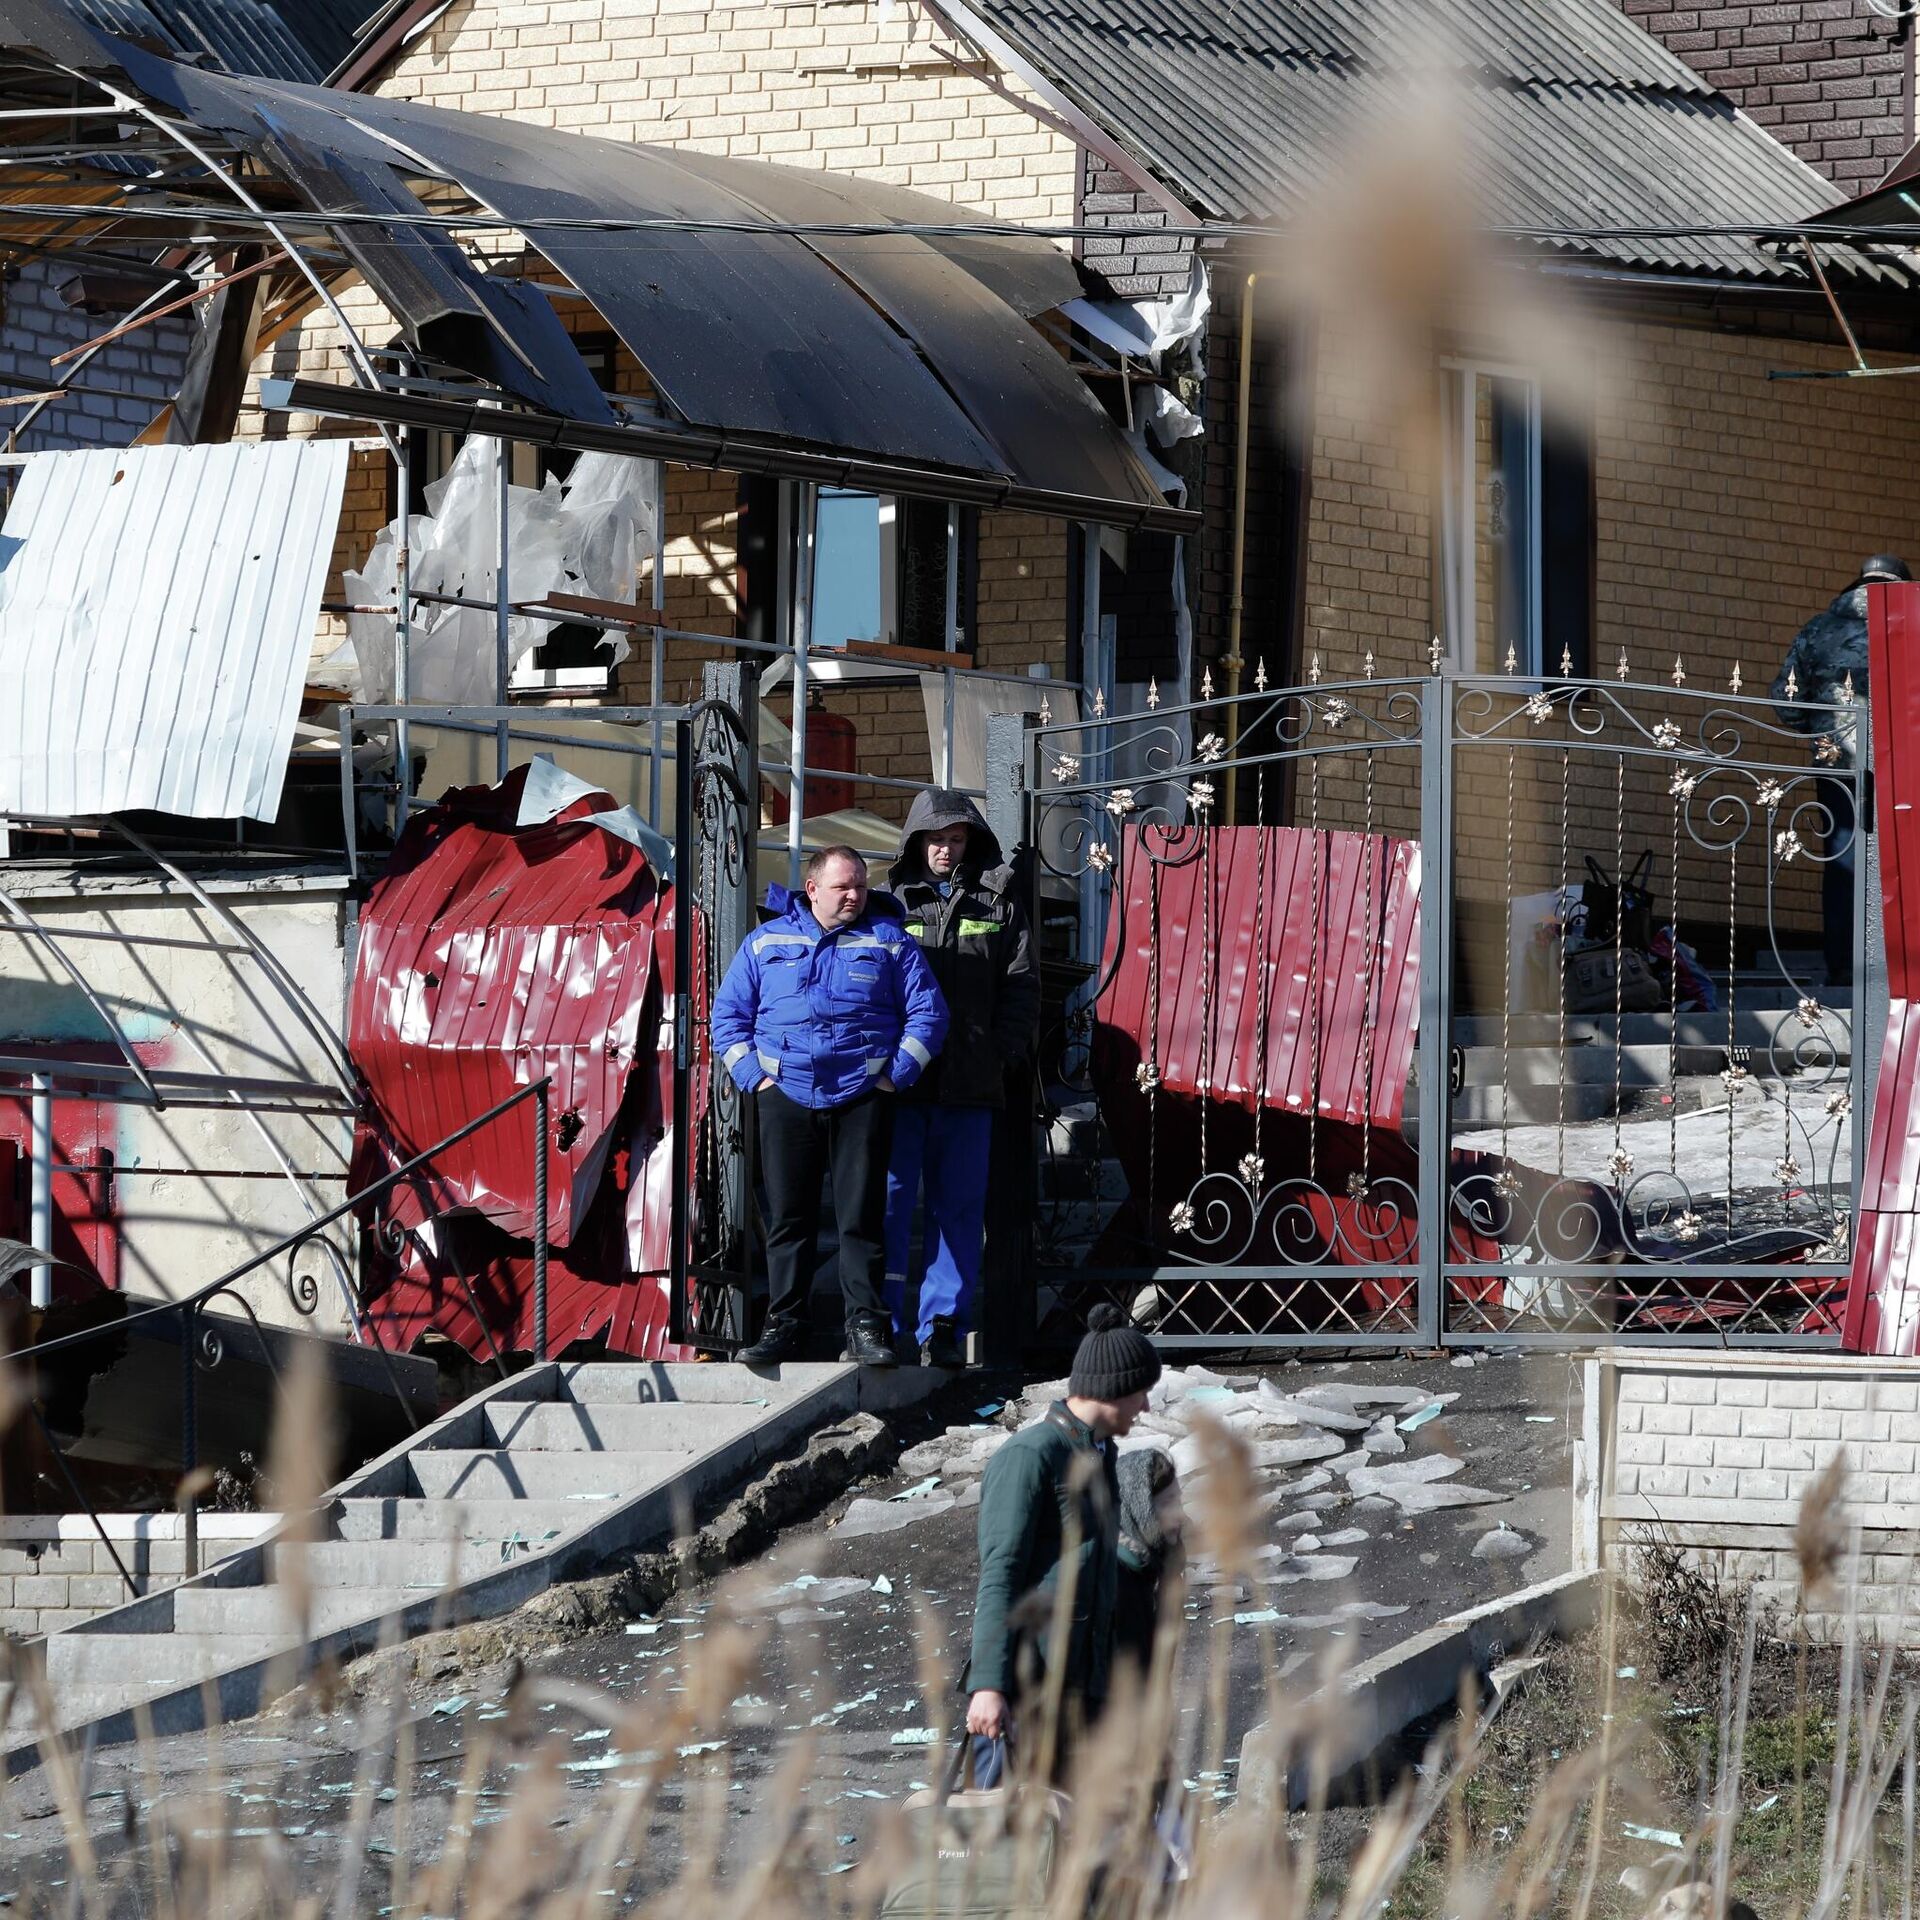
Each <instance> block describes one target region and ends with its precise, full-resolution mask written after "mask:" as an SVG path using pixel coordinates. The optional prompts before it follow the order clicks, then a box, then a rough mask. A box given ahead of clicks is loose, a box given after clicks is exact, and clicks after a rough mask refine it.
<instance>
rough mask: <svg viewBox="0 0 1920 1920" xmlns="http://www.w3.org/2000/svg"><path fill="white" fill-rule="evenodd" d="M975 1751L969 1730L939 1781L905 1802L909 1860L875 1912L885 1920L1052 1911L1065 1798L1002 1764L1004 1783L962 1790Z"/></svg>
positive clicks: (1024, 1918) (978, 1919) (1035, 1917)
mask: <svg viewBox="0 0 1920 1920" xmlns="http://www.w3.org/2000/svg"><path fill="white" fill-rule="evenodd" d="M972 1754H973V1739H972V1736H971V1735H970V1734H968V1733H967V1732H966V1731H965V1729H964V1728H963V1729H962V1730H961V1734H960V1738H959V1740H958V1742H957V1743H956V1744H955V1747H954V1751H953V1757H952V1760H951V1761H950V1762H949V1764H948V1766H947V1770H946V1773H945V1775H944V1777H943V1778H942V1780H941V1783H940V1785H939V1786H938V1787H930V1788H923V1789H922V1790H921V1791H920V1792H918V1793H915V1794H912V1795H910V1796H909V1797H908V1799H907V1800H906V1802H905V1803H904V1805H903V1806H902V1808H901V1811H902V1813H903V1814H904V1815H905V1817H906V1825H907V1841H908V1846H909V1848H910V1864H909V1865H908V1867H907V1869H906V1871H905V1872H904V1873H902V1874H901V1875H900V1877H899V1878H898V1879H897V1880H895V1881H894V1882H893V1883H892V1884H891V1885H890V1886H889V1887H888V1888H887V1890H886V1892H885V1894H883V1895H882V1897H881V1900H880V1904H879V1907H878V1908H877V1909H876V1912H877V1913H878V1914H880V1915H883V1916H886V1920H1041V1916H1042V1915H1044V1914H1045V1913H1046V1911H1047V1900H1048V1896H1049V1894H1050V1892H1051V1890H1052V1886H1053V1868H1054V1862H1055V1860H1056V1859H1057V1858H1058V1856H1059V1851H1060V1829H1061V1825H1062V1823H1063V1822H1064V1820H1065V1818H1066V1814H1067V1809H1068V1802H1067V1797H1066V1795H1065V1794H1063V1793H1057V1792H1053V1791H1051V1790H1049V1789H1046V1788H1041V1787H1036V1786H1032V1785H1026V1784H1023V1785H1020V1786H1014V1785H1011V1784H1008V1783H1007V1770H1006V1766H1005V1764H1004V1761H1003V1763H1002V1767H1001V1772H1000V1780H1001V1784H1000V1785H998V1786H993V1787H986V1788H979V1787H972V1786H968V1787H962V1785H961V1781H962V1779H963V1778H969V1779H970V1778H971V1771H972ZM1029 1796H1038V1803H1037V1804H1036V1803H1035V1801H1034V1799H1032V1798H1029ZM1029 1808H1030V1809H1031V1811H1030V1812H1029V1811H1028V1809H1029ZM1016 1812H1018V1813H1019V1815H1020V1817H1019V1818H1016V1817H1015V1816H1016Z"/></svg>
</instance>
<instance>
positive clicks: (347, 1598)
mask: <svg viewBox="0 0 1920 1920" xmlns="http://www.w3.org/2000/svg"><path fill="white" fill-rule="evenodd" d="M421 1597H422V1595H421V1592H420V1589H419V1588H417V1587H348V1588H344V1589H331V1588H321V1589H319V1590H317V1591H316V1592H315V1593H314V1594H313V1596H312V1600H311V1606H310V1612H309V1617H308V1621H307V1625H308V1627H309V1629H310V1631H312V1632H314V1633H334V1632H337V1631H338V1630H339V1629H340V1628H342V1627H357V1626H358V1625H359V1624H360V1623H361V1622H362V1621H363V1620H380V1619H384V1618H385V1617H386V1616H387V1615H388V1614H390V1613H399V1612H402V1611H403V1610H404V1609H405V1608H407V1607H410V1606H413V1605H414V1604H415V1603H416V1602H417V1601H419V1600H420V1599H421ZM299 1625H300V1621H299V1618H298V1616H297V1615H296V1613H295V1611H294V1602H293V1596H292V1594H291V1593H290V1592H289V1590H288V1589H287V1588H285V1587H282V1586H264V1587H182V1588H181V1589H180V1590H179V1591H178V1592H177V1593H176V1594H175V1595H174V1596H173V1630H174V1632H175V1633H186V1634H198V1633H208V1634H211V1633H227V1634H239V1635H243V1636H250V1637H252V1636H257V1637H259V1638H262V1639H268V1638H271V1637H272V1636H274V1635H275V1634H291V1633H293V1632H294V1631H295V1630H296V1629H297V1628H298V1627H299Z"/></svg>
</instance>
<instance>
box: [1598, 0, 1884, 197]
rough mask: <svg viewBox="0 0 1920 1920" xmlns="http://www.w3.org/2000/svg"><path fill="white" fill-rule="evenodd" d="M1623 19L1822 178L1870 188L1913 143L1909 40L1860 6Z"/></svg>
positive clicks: (1716, 10)
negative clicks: (1668, 51) (1720, 91)
mask: <svg viewBox="0 0 1920 1920" xmlns="http://www.w3.org/2000/svg"><path fill="white" fill-rule="evenodd" d="M1620 5H1621V10H1622V11H1623V12H1624V13H1626V14H1627V15H1628V16H1629V17H1630V18H1632V19H1633V20H1636V21H1637V22H1638V23H1639V24H1640V25H1641V26H1642V27H1644V28H1646V30H1647V31H1648V32H1649V33H1651V34H1652V35H1653V36H1654V37H1655V38H1656V39H1658V40H1660V41H1661V42H1663V43H1664V44H1665V45H1666V46H1667V47H1668V48H1670V49H1671V50H1672V51H1673V52H1674V53H1677V54H1678V55H1679V56H1680V58H1681V59H1683V60H1684V61H1686V63H1687V64H1688V66H1690V67H1692V68H1693V70H1694V71H1695V72H1696V73H1698V74H1699V75H1700V76H1701V77H1702V78H1703V79H1705V80H1708V81H1710V82H1711V83H1712V84H1713V85H1714V86H1716V87H1719V88H1721V89H1723V90H1724V91H1725V92H1726V93H1727V94H1728V95H1729V96H1730V97H1731V98H1732V99H1733V101H1734V103H1735V104H1736V105H1737V106H1739V107H1741V108H1743V109H1744V110H1745V111H1746V112H1747V113H1749V114H1751V115H1752V116H1753V118H1754V119H1755V120H1757V121H1759V123H1760V124H1761V125H1762V126H1763V127H1765V128H1766V129H1767V131H1768V132H1769V133H1771V134H1772V135H1773V136H1774V138H1775V139H1776V140H1780V141H1784V142H1785V144H1786V145H1788V146H1789V147H1791V148H1792V149H1793V150H1794V152H1795V153H1797V154H1798V155H1799V156H1800V158H1801V159H1803V160H1805V161H1807V162H1808V163H1809V164H1810V165H1812V166H1816V167H1818V168H1819V169H1820V171H1821V172H1822V173H1824V174H1825V175H1826V176H1827V178H1828V179H1830V180H1833V181H1835V182H1837V183H1839V184H1840V185H1843V186H1847V187H1850V188H1853V189H1854V190H1856V191H1858V190H1861V189H1863V188H1866V187H1869V186H1872V185H1873V184H1874V183H1875V182H1876V181H1878V180H1879V179H1880V177H1881V176H1882V175H1883V174H1884V173H1885V172H1886V171H1887V169H1888V168H1889V167H1890V166H1891V165H1892V164H1893V162H1894V161H1895V160H1897V159H1898V158H1899V157H1900V155H1901V154H1902V153H1904V152H1905V151H1906V149H1907V146H1908V145H1909V143H1910V142H1911V140H1912V138H1913V134H1912V123H1911V119H1910V109H1909V106H1908V102H1909V99H1910V98H1911V90H1912V83H1913V73H1912V63H1913V55H1914V47H1913V36H1912V32H1911V30H1910V28H1908V27H1907V26H1906V25H1905V24H1904V23H1896V22H1895V21H1893V20H1888V19H1883V18H1882V17H1880V16H1879V15H1878V14H1876V13H1874V12H1873V11H1872V10H1871V9H1870V8H1869V7H1867V6H1866V5H1865V3H1864V0H1799V4H1788V5H1779V4H1762V0H1710V3H1709V4H1700V5H1685V4H1678V5H1676V4H1675V0H1620Z"/></svg>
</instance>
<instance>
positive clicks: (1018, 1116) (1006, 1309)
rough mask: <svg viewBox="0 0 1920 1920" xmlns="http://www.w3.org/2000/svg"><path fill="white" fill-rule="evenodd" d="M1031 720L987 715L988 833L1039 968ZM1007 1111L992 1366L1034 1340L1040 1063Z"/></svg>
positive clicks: (984, 1295)
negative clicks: (1010, 878) (1009, 870)
mask: <svg viewBox="0 0 1920 1920" xmlns="http://www.w3.org/2000/svg"><path fill="white" fill-rule="evenodd" d="M1030 718H1031V717H1030V716H1029V715H1027V714H1023V713H990V714H988V715H987V741H986V782H987V806H986V815H987V828H988V831H989V832H991V833H992V835H993V837H994V838H995V839H996V840H998V841H999V842H1000V848H1001V851H1002V853H1003V854H1004V855H1005V856H1006V858H1007V859H1008V860H1010V861H1011V862H1012V863H1013V867H1014V872H1015V874H1016V876H1017V880H1016V895H1017V897H1018V898H1019V899H1020V900H1021V901H1022V903H1023V904H1024V905H1025V906H1026V908H1027V912H1028V915H1029V918H1030V919H1031V921H1032V923H1033V924H1032V930H1031V938H1032V940H1033V944H1034V950H1035V951H1034V964H1035V965H1036V966H1037V965H1038V964H1039V945H1040V928H1039V915H1038V913H1037V912H1036V911H1035V909H1036V907H1037V905H1038V901H1037V894H1036V889H1035V886H1034V874H1035V869H1036V867H1037V864H1038V862H1037V857H1036V854H1035V851H1034V848H1033V845H1032V838H1033V836H1032V835H1031V833H1030V832H1029V831H1028V823H1027V792H1026V786H1027V782H1026V771H1027V759H1028V752H1029V748H1030V743H1031V735H1030V734H1029V732H1028V726H1029V724H1030ZM1006 1091H1007V1104H1006V1108H1005V1110H1004V1111H1003V1112H1002V1113H1001V1114H1000V1115H999V1117H998V1119H997V1121H996V1123H995V1125H994V1129H993V1138H992V1145H991V1149H990V1155H989V1160H988V1175H987V1196H988V1197H987V1221H986V1247H985V1251H984V1254H983V1257H982V1262H981V1272H980V1312H979V1313H978V1314H977V1315H976V1320H977V1323H978V1326H979V1330H980V1356H979V1357H980V1358H981V1359H982V1360H983V1361H984V1362H986V1364H988V1365H990V1366H997V1365H1001V1364H1005V1363H1009V1362H1012V1361H1015V1360H1018V1358H1019V1357H1020V1354H1021V1351H1022V1349H1023V1348H1024V1347H1025V1346H1026V1345H1027V1343H1028V1341H1029V1340H1030V1339H1031V1338H1032V1334H1033V1287H1032V1285H1031V1283H1030V1269H1031V1264H1032V1261H1031V1255H1032V1236H1033V1216H1034V1200H1035V1194H1034V1170H1035V1168H1036V1166H1037V1164H1038V1162H1039V1159H1040V1153H1039V1142H1038V1141H1037V1140H1036V1139H1035V1137H1034V1136H1035V1130H1036V1127H1037V1124H1038V1123H1037V1119H1036V1108H1037V1105H1038V1103H1037V1101H1036V1100H1035V1097H1034V1093H1035V1089H1034V1084H1033V1057H1032V1052H1031V1050H1029V1053H1028V1057H1027V1058H1026V1059H1025V1060H1022V1061H1018V1062H1016V1063H1014V1064H1013V1065H1012V1066H1010V1067H1009V1069H1008V1072H1007V1078H1006Z"/></svg>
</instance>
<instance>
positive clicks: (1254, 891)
mask: <svg viewBox="0 0 1920 1920" xmlns="http://www.w3.org/2000/svg"><path fill="white" fill-rule="evenodd" d="M1207 841H1208V844H1207V848H1206V851H1205V852H1204V853H1202V852H1201V851H1199V850H1198V846H1197V843H1196V845H1195V847H1194V848H1193V849H1192V850H1190V851H1185V850H1183V852H1182V853H1181V855H1180V857H1177V858H1174V859H1170V860H1162V859H1160V858H1159V856H1160V855H1161V854H1162V853H1163V851H1164V850H1165V849H1166V848H1167V846H1168V844H1169V843H1168V840H1167V836H1166V835H1165V834H1164V833H1162V832H1161V830H1160V829H1158V828H1151V827H1150V828H1147V829H1145V830H1144V832H1143V833H1140V834H1137V835H1135V836H1134V837H1133V842H1132V844H1131V845H1130V846H1129V847H1128V849H1127V853H1126V860H1125V869H1126V898H1125V899H1124V901H1120V902H1116V904H1115V911H1114V913H1113V916H1112V932H1111V934H1110V937H1109V944H1108V953H1107V964H1108V966H1109V967H1110V968H1112V969H1113V977H1112V980H1111V982H1110V983H1109V985H1108V987H1107V990H1106V992H1105V993H1104V994H1103V995H1102V997H1101V1001H1100V1007H1099V1013H1098V1017H1099V1021H1100V1023H1101V1025H1102V1026H1105V1027H1109V1028H1111V1029H1113V1030H1114V1031H1115V1033H1116V1034H1118V1035H1125V1036H1127V1039H1128V1040H1129V1042H1130V1043H1131V1046H1132V1049H1133V1050H1134V1058H1135V1060H1136V1061H1137V1060H1139V1059H1143V1058H1151V1059H1153V1060H1154V1061H1155V1063H1156V1064H1157V1066H1158V1069H1159V1073H1160V1082H1161V1085H1162V1087H1164V1088H1165V1089H1166V1090H1167V1091H1168V1092H1171V1093H1176V1094H1182V1093H1185V1094H1191V1093H1197V1092H1199V1091H1200V1089H1201V1087H1202V1086H1203V1085H1205V1086H1206V1087H1207V1088H1208V1089H1209V1090H1210V1092H1211V1094H1212V1096H1213V1098H1214V1099H1215V1100H1216V1101H1230V1102H1232V1103H1233V1104H1235V1105H1238V1106H1241V1107H1244V1108H1247V1109H1249V1110H1251V1109H1252V1108H1253V1107H1255V1106H1256V1105H1265V1106H1268V1107H1276V1108H1281V1109H1285V1110H1289V1111H1292V1112H1295V1113H1299V1114H1302V1115H1304V1114H1306V1113H1307V1112H1309V1111H1310V1110H1311V1106H1312V1102H1313V1099H1314V1084H1315V1068H1316V1063H1317V1068H1318V1084H1319V1112H1320V1115H1321V1117H1322V1118H1323V1119H1324V1120H1329V1121H1344V1122H1346V1123H1348V1124H1349V1125H1359V1124H1360V1123H1361V1122H1362V1121H1363V1120H1367V1121H1370V1122H1371V1124H1372V1125H1373V1126H1374V1127H1376V1128H1382V1129H1387V1130H1390V1131H1394V1132H1397V1131H1398V1129H1399V1125H1400V1117H1401V1113H1402V1110H1403V1108H1404V1104H1405V1097H1406V1085H1407V1073H1408V1069H1409V1067H1410V1066H1411V1064H1412V1061H1413V1041H1414V1026H1415V1020H1416V1017H1417V1014H1418V1011H1419V1002H1420V851H1419V848H1418V847H1417V846H1414V845H1412V844H1411V843H1409V842H1407V841H1404V840H1390V839H1387V838H1386V837H1384V836H1383V835H1379V834H1360V833H1334V832H1321V833H1317V834H1316V833H1312V832H1309V831H1307V830H1305V829H1303V828H1293V827H1220V828H1213V829H1210V830H1209V832H1208V836H1207ZM1173 844H1174V845H1175V846H1176V847H1177V846H1179V844H1180V843H1179V842H1178V841H1175V842H1174V843H1173ZM1149 854H1151V855H1152V856H1154V858H1153V859H1151V860H1150V859H1149V857H1148V855H1149ZM1156 874H1157V877H1158V888H1157V893H1158V920H1159V929H1158V935H1157V939H1156V936H1155V933H1154V914H1155V907H1154V896H1155V891H1156V889H1155V876H1156ZM1316 900H1317V902H1318V907H1317V911H1316ZM1256 930H1258V931H1256ZM1209 934H1210V936H1211V950H1210V951H1209V950H1208V948H1207V946H1206V944H1205V943H1206V942H1207V940H1208V936H1209ZM1263 949H1264V951H1263ZM1369 953H1371V955H1372V969H1371V974H1370V973H1369V967H1368V956H1369ZM1216 956H1217V958H1216ZM1116 960H1117V965H1116V964H1115V963H1116ZM1156 973H1157V974H1158V987H1159V1012H1158V1022H1157V1025H1156V1022H1155V1019H1154V1010H1153V995H1154V986H1155V974H1156ZM1263 980H1265V981H1266V982H1268V983H1270V984H1269V986H1268V994H1269V1002H1268V1008H1267V1020H1266V1024H1267V1035H1266V1049H1265V1053H1266V1058H1265V1062H1264V1064H1263V1063H1262V1061H1261V1058H1260V1047H1259V1019H1260V1008H1259V995H1260V983H1261V982H1262V981H1263ZM1310 981H1311V982H1312V983H1313V985H1312V988H1311V989H1310V986H1309V982H1310ZM1316 1001H1317V1005H1318V1018H1317V1020H1316V1018H1315V1004H1316ZM1369 1034H1370V1035H1371V1047H1370V1048H1369V1046H1368V1044H1367V1038H1368V1035H1369ZM1128 1071H1129V1072H1131V1067H1129V1069H1128Z"/></svg>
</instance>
